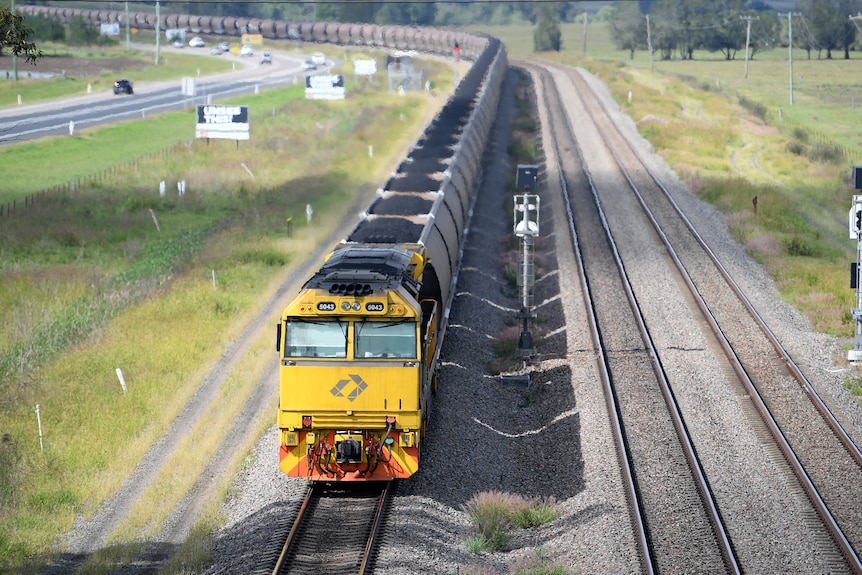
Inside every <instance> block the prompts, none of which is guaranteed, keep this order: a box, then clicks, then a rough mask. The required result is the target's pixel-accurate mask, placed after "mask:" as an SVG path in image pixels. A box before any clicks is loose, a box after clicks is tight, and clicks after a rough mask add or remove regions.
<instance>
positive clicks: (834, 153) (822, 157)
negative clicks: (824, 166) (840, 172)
mask: <svg viewBox="0 0 862 575" xmlns="http://www.w3.org/2000/svg"><path fill="white" fill-rule="evenodd" d="M809 157H810V158H811V159H812V160H814V161H815V162H824V163H828V164H837V163H839V162H842V161H844V150H842V149H841V146H839V145H837V144H835V143H834V142H818V143H816V144H814V145H813V146H812V147H811V151H810V152H809Z"/></svg>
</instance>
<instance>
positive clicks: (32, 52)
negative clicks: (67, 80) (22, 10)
mask: <svg viewBox="0 0 862 575" xmlns="http://www.w3.org/2000/svg"><path fill="white" fill-rule="evenodd" d="M31 34H33V30H31V29H30V28H28V27H27V26H25V25H24V16H23V15H21V14H17V13H15V12H12V10H10V9H9V8H0V54H2V53H3V51H4V50H9V51H10V52H11V53H12V54H14V55H15V56H24V57H25V58H26V59H27V62H29V63H30V64H35V63H36V60H38V59H39V58H41V57H42V51H41V50H39V49H38V48H36V44H34V43H33V42H30V35H31Z"/></svg>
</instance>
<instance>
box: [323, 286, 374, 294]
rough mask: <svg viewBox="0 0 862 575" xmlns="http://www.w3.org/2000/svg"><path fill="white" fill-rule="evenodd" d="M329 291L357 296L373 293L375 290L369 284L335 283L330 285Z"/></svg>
mask: <svg viewBox="0 0 862 575" xmlns="http://www.w3.org/2000/svg"><path fill="white" fill-rule="evenodd" d="M329 293H331V294H337V295H347V296H355V297H362V296H367V295H371V294H372V293H374V290H373V289H371V286H370V285H369V284H356V283H352V284H346V283H335V284H332V285H331V286H329Z"/></svg>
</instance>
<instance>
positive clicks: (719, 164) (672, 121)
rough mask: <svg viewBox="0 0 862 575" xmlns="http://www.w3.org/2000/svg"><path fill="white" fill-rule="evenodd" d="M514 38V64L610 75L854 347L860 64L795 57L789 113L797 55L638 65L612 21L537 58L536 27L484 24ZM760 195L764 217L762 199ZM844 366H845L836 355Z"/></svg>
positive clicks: (683, 168)
mask: <svg viewBox="0 0 862 575" xmlns="http://www.w3.org/2000/svg"><path fill="white" fill-rule="evenodd" d="M482 31H484V32H486V33H489V34H491V35H495V36H498V37H500V38H502V39H503V40H504V41H505V42H506V46H507V49H508V51H509V54H510V55H512V56H515V57H517V56H529V57H539V58H547V59H550V60H555V61H560V62H564V63H567V64H570V65H574V66H580V67H583V68H586V69H587V70H589V71H591V72H592V73H594V74H596V75H597V76H598V77H599V78H601V79H602V80H603V81H604V82H605V83H606V84H607V86H608V87H609V89H610V91H611V93H612V94H613V96H614V98H615V100H616V101H617V103H618V104H619V106H620V107H621V108H622V110H623V111H624V112H626V113H627V114H628V115H629V116H630V117H631V118H632V119H633V120H634V121H635V122H637V124H638V129H639V131H640V133H641V134H642V135H643V136H644V138H646V139H647V140H648V141H649V142H650V143H651V144H652V146H653V148H654V149H655V150H656V151H657V152H658V153H659V154H660V155H661V156H662V157H664V159H665V161H666V162H667V164H668V165H670V166H671V167H672V168H673V169H674V170H675V171H676V172H677V174H679V176H680V177H681V179H682V180H683V181H684V182H685V183H687V184H688V186H689V188H690V189H691V190H692V191H693V192H694V193H696V194H698V195H699V196H700V197H702V198H704V199H706V200H708V201H710V202H712V203H713V204H714V205H716V206H717V207H718V208H719V209H720V210H721V211H722V213H723V214H724V216H725V221H726V222H727V224H728V226H729V228H730V231H731V233H732V234H733V235H734V237H735V238H736V239H737V240H739V241H740V242H742V243H743V245H745V247H746V248H747V250H748V251H749V253H751V254H752V255H753V256H754V257H755V258H756V259H757V260H758V261H760V262H762V263H763V264H764V265H765V266H766V268H767V269H768V271H769V273H770V274H771V276H772V277H773V278H774V280H775V282H776V285H777V287H778V289H779V291H780V295H781V297H782V298H783V299H785V300H786V301H788V302H789V303H791V304H792V305H794V306H796V307H797V308H798V309H800V310H801V311H802V312H803V313H804V314H805V315H806V316H807V317H808V318H809V319H810V320H811V323H812V326H813V328H814V329H816V330H818V331H822V332H824V333H829V334H833V335H836V336H840V337H843V338H847V339H845V341H848V344H847V345H852V344H851V343H849V341H850V340H849V338H850V337H851V336H852V334H853V333H854V331H855V322H854V321H853V320H852V318H851V317H850V315H849V311H848V310H849V309H850V308H852V307H855V293H854V290H852V289H850V288H849V283H848V279H849V264H850V262H852V261H855V259H856V255H855V249H856V244H855V241H853V240H850V239H849V238H848V235H847V211H848V210H849V209H850V204H851V201H852V198H851V196H852V195H853V193H854V191H853V190H852V189H850V188H851V186H850V168H851V166H853V165H859V164H862V137H860V135H859V134H860V132H859V130H858V129H857V127H856V126H855V124H854V123H853V122H848V121H847V118H848V117H852V116H853V115H855V113H856V110H857V106H858V105H859V102H860V100H862V87H860V86H859V84H858V82H857V81H856V76H857V74H856V68H858V65H859V59H860V58H862V56H859V54H857V53H855V52H854V53H851V57H852V58H851V60H843V59H834V60H831V61H826V60H808V59H807V58H806V54H805V53H804V52H803V51H801V50H796V51H794V55H793V58H794V60H793V73H794V83H793V96H794V103H793V105H790V78H789V62H788V54H787V50H786V48H784V49H775V50H769V51H765V52H759V53H758V54H756V55H755V57H754V59H752V60H750V61H749V74H748V78H745V77H744V66H745V63H744V54H742V53H740V54H738V55H737V59H735V60H731V61H725V60H724V59H723V57H721V56H720V55H717V54H709V53H705V52H696V53H695V56H694V60H691V61H688V60H686V61H682V60H671V61H661V60H654V61H653V65H652V67H651V66H650V61H649V58H648V55H647V54H646V53H645V51H639V52H637V53H636V54H635V57H634V59H629V54H628V53H627V52H625V51H620V50H617V49H616V48H615V47H614V46H613V43H612V40H611V37H610V34H609V30H608V26H607V25H606V24H590V25H589V27H588V32H587V36H586V50H584V32H583V26H582V24H564V25H563V26H562V31H563V49H562V51H561V52H560V53H553V54H551V53H543V54H540V55H535V54H532V53H531V46H532V38H531V36H530V35H529V30H527V29H525V28H519V27H511V28H506V27H493V28H483V29H482ZM755 197H757V198H758V204H757V207H758V210H757V216H756V217H755V216H754V210H753V199H754V198H755ZM835 360H836V361H842V358H835Z"/></svg>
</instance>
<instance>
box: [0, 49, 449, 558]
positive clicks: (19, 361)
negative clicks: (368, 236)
mask: <svg viewBox="0 0 862 575" xmlns="http://www.w3.org/2000/svg"><path fill="white" fill-rule="evenodd" d="M429 69H430V70H431V73H430V77H431V78H432V79H433V81H434V83H435V85H437V86H442V87H443V90H446V89H448V88H447V78H451V70H447V69H445V68H442V67H441V66H440V65H436V64H431V65H429ZM441 70H442V74H441ZM448 85H449V86H450V87H451V80H450V81H449V83H448ZM301 93H302V92H301V88H287V89H280V90H273V91H268V92H264V93H262V94H260V95H257V96H245V97H241V98H238V99H235V100H234V101H233V102H234V103H239V104H248V105H249V108H250V111H251V124H252V133H253V136H252V140H251V141H250V142H243V143H241V145H239V146H236V144H235V143H234V142H229V141H213V142H210V143H209V145H207V143H206V142H202V141H201V142H198V141H194V142H192V143H191V145H189V146H181V147H180V148H179V151H177V152H175V153H173V154H171V155H168V156H156V157H147V158H144V159H142V160H140V161H139V162H136V163H135V164H134V166H133V167H129V168H127V169H125V170H120V171H117V172H116V173H115V172H114V171H112V172H111V173H110V174H109V175H108V176H106V177H105V178H103V179H100V180H99V181H97V182H95V183H94V184H93V185H91V186H88V187H84V186H82V187H79V188H78V189H77V190H76V191H75V192H69V193H63V194H60V195H58V196H54V197H50V198H48V199H46V200H44V201H41V202H37V203H36V204H35V205H33V206H28V207H27V208H26V209H24V210H22V211H20V212H17V213H15V214H13V216H11V217H8V218H4V220H3V226H2V227H0V250H2V262H3V263H2V264H0V286H2V289H0V298H2V299H0V310H2V312H0V313H2V320H3V321H4V322H7V323H11V324H13V325H16V329H15V330H14V331H11V333H9V332H5V333H4V335H3V336H2V337H3V338H4V339H3V340H2V347H0V350H2V351H0V355H2V356H3V362H0V363H2V364H3V365H4V366H5V367H4V369H5V372H4V377H3V378H2V384H0V385H2V387H3V389H2V392H0V395H2V397H3V402H2V403H0V414H2V418H0V420H2V421H3V424H2V428H0V438H2V441H0V515H2V516H3V517H4V521H3V522H2V525H0V572H3V571H4V569H5V570H9V569H11V570H12V571H14V572H25V571H26V570H27V569H34V570H35V568H36V566H37V565H38V564H39V563H41V562H43V561H46V560H49V557H50V552H49V550H50V548H51V546H52V544H53V543H54V542H55V537H57V535H58V534H60V533H62V532H63V531H64V530H66V529H68V528H69V527H70V526H71V524H72V521H73V519H74V518H75V516H76V515H78V514H83V515H84V516H85V517H86V516H89V515H91V514H92V513H94V512H95V510H96V509H97V507H98V505H99V503H100V501H101V500H102V499H103V498H104V497H106V496H107V495H109V494H110V493H111V492H112V491H113V490H114V489H116V488H117V487H118V486H119V485H120V484H121V483H122V481H123V480H124V478H125V477H127V476H128V474H129V473H130V472H131V470H132V469H133V468H134V466H135V465H136V463H137V462H138V461H139V460H140V458H141V457H142V456H143V455H144V453H146V451H147V449H148V448H149V446H150V444H152V443H153V442H154V441H155V440H157V439H158V438H159V437H161V435H162V434H163V433H164V432H165V430H166V429H167V427H168V426H169V425H170V422H171V421H172V420H173V418H174V417H175V416H176V415H177V414H178V413H179V410H180V409H182V407H183V405H184V404H185V402H186V401H187V399H188V398H189V397H190V396H191V394H192V393H194V390H195V389H196V388H197V386H198V385H199V384H200V381H201V378H202V377H203V376H204V375H205V374H206V371H207V369H208V368H207V366H210V365H212V364H213V362H214V361H215V360H216V359H217V358H218V357H219V356H220V355H221V353H222V352H223V350H224V348H225V346H226V345H227V344H228V343H229V342H230V341H231V340H232V339H233V338H235V337H236V336H237V335H238V333H239V330H240V329H241V328H242V327H243V326H244V325H245V324H246V323H247V321H248V320H249V318H250V314H253V313H255V312H256V310H257V306H259V304H260V302H261V301H264V300H265V299H266V298H267V297H268V294H272V293H274V290H275V288H276V286H277V285H278V284H279V283H280V282H281V281H283V278H284V274H285V273H286V270H287V269H289V268H290V266H291V265H292V264H291V262H292V261H294V260H295V259H298V258H301V257H302V256H303V255H304V254H307V253H308V252H310V251H311V250H312V249H313V248H314V246H315V245H317V244H318V243H320V242H321V241H322V240H323V238H324V237H326V234H327V233H328V232H329V231H330V230H332V229H333V228H334V226H335V224H336V223H337V221H338V220H339V218H340V217H341V216H343V215H344V214H345V213H346V210H347V208H348V207H349V205H351V204H352V201H353V198H354V197H355V195H356V194H357V193H358V192H359V191H360V190H364V193H365V194H369V196H368V197H369V199H370V193H372V192H373V190H374V189H375V188H376V186H378V185H379V184H380V183H381V182H382V181H383V180H384V178H385V175H386V174H387V173H388V170H391V169H392V167H393V162H394V161H395V160H396V159H400V158H401V157H403V154H404V149H405V148H406V146H408V145H409V144H410V143H411V142H412V141H413V140H415V138H416V137H418V135H419V133H420V132H421V129H422V128H423V127H424V125H425V124H426V123H427V122H428V121H429V120H430V118H431V113H433V110H434V109H436V107H437V106H439V105H440V104H441V103H442V99H441V98H439V97H435V96H434V95H429V94H415V95H412V94H408V95H407V96H406V97H403V98H399V97H395V96H394V95H392V94H388V93H387V91H386V87H385V85H384V86H381V85H380V84H379V83H378V85H376V86H374V85H366V86H364V87H357V88H355V89H354V90H352V91H350V89H349V93H350V96H349V98H348V100H346V101H344V102H311V101H305V100H304V99H301ZM444 94H445V92H442V93H438V95H444ZM175 115H176V116H177V117H180V116H181V115H180V114H175ZM167 116H171V114H168V115H167ZM161 120H162V118H161V117H159V118H154V119H151V120H148V121H145V122H137V123H129V124H126V125H124V126H123V128H124V129H126V130H129V131H128V132H127V135H128V136H129V137H131V139H132V141H134V137H133V134H134V132H133V129H134V126H135V125H136V124H137V125H138V126H139V127H141V128H145V127H148V126H147V125H149V124H157V123H158V122H159V121H161ZM164 121H166V122H172V121H175V120H174V119H170V118H168V119H165V120H164ZM181 121H183V122H187V123H188V122H192V123H193V121H194V120H193V117H192V118H191V119H189V117H188V114H186V117H185V118H184V119H181ZM168 125H171V124H168ZM114 129H115V128H105V129H96V130H91V131H88V132H87V134H86V135H85V136H82V137H83V138H86V140H87V142H88V144H89V149H88V150H86V155H87V156H88V157H91V156H90V155H91V154H94V155H96V156H98V155H99V154H100V153H102V152H104V153H106V154H107V153H108V152H109V148H110V147H111V146H113V145H114V143H115V142H116V140H115V139H114V138H113V136H110V137H106V136H105V135H106V134H109V135H110V134H111V132H112V130H114ZM29 146H30V144H26V145H22V147H29ZM369 147H373V155H372V154H369ZM31 149H33V150H34V152H33V153H34V155H36V154H37V151H35V150H36V147H35V146H34V147H33V148H31ZM63 153H64V155H65V156H67V157H68V158H69V159H70V160H71V161H73V162H74V161H75V156H76V155H78V154H84V153H85V152H83V151H81V150H80V149H79V148H77V147H74V146H73V147H71V148H66V149H65V151H64V152H63ZM3 158H4V157H3V156H2V155H0V163H2V162H3V161H4V159H3ZM127 160H128V157H126V161H127ZM118 161H120V160H118ZM161 179H165V180H167V181H168V183H169V187H168V190H169V192H168V193H167V194H165V196H164V197H161V196H160V195H159V192H158V181H159V180H161ZM179 180H185V181H186V184H187V188H186V189H187V192H186V194H185V195H184V196H182V197H180V196H179V195H178V193H177V187H176V182H177V181H179ZM307 205H312V206H313V210H314V216H313V225H312V226H306V225H305V218H306V206H307ZM151 210H152V212H151ZM153 216H155V218H156V220H157V222H158V227H157V226H156V221H154V219H153ZM289 217H290V218H292V222H293V233H292V235H291V237H288V226H287V218H289ZM159 230H160V231H159ZM213 271H214V272H215V278H213ZM214 281H215V284H214ZM75 310H78V311H75ZM64 325H65V326H67V327H63V326H64ZM271 349H272V337H271V334H269V335H262V336H261V340H260V341H259V342H258V343H257V344H256V345H255V346H254V348H253V350H252V351H251V352H250V354H251V355H249V356H247V358H246V359H244V360H243V361H241V362H240V364H239V366H238V367H237V368H236V369H237V371H235V372H234V375H232V376H231V377H229V378H228V380H227V382H226V383H225V385H224V386H223V389H222V390H221V391H220V393H221V394H223V395H224V398H225V400H224V401H223V402H222V403H224V404H225V405H223V406H221V407H222V409H225V410H227V411H217V412H212V413H208V414H207V415H206V417H205V420H206V422H205V423H204V424H202V425H201V427H200V429H198V430H196V431H195V435H193V437H192V439H190V441H191V442H192V443H191V444H190V445H189V446H188V447H187V448H185V449H184V450H183V451H184V453H183V454H181V455H179V456H177V457H178V459H176V460H174V461H173V462H172V465H171V466H170V468H171V469H170V471H171V474H172V476H171V477H164V478H162V479H160V480H159V481H158V482H157V486H156V487H154V492H153V493H152V494H150V495H147V496H146V497H147V499H146V501H145V502H144V503H143V504H142V505H143V507H142V508H141V509H139V510H138V511H137V512H136V517H135V518H133V520H132V521H131V523H129V524H128V525H126V526H125V527H124V530H123V533H122V534H119V535H117V536H116V540H115V543H116V544H117V545H119V546H120V548H117V549H114V551H112V552H111V553H109V555H111V554H114V553H115V552H116V553H118V554H119V555H120V556H122V555H124V554H128V553H130V552H131V551H132V548H131V547H128V546H127V545H128V541H130V540H132V539H134V537H136V536H138V535H141V534H146V533H152V532H153V530H155V529H157V528H158V525H159V521H160V520H161V519H163V518H164V515H165V513H166V512H167V510H169V509H172V504H173V503H175V501H176V499H177V498H179V497H182V495H183V494H184V493H185V492H186V491H187V489H188V488H189V485H188V483H187V481H188V479H187V478H190V477H197V476H199V474H200V470H201V469H202V466H203V464H204V461H205V459H206V458H207V457H208V456H209V457H211V455H212V452H213V451H212V450H213V449H214V448H215V447H217V446H218V445H219V444H220V441H221V439H223V435H222V434H223V433H227V431H228V430H229V426H228V425H227V424H228V423H229V422H230V421H232V420H233V419H234V416H235V410H236V409H239V408H241V406H242V405H243V403H244V398H245V397H247V396H248V394H249V393H250V391H251V389H252V388H253V385H254V382H256V381H258V380H259V374H258V375H257V376H256V375H255V372H256V370H260V369H262V367H263V366H264V365H265V364H266V363H268V362H269V359H267V358H268V357H269V356H270V355H271ZM10 358H11V359H10ZM4 362H5V363H4ZM118 367H119V368H121V369H122V372H123V375H124V378H125V381H126V382H127V386H128V392H127V393H123V391H122V390H121V388H120V383H119V381H118V378H117V375H116V372H115V370H116V369H117V368H118ZM36 404H39V406H40V416H41V420H42V425H43V432H44V436H43V438H42V439H43V443H44V451H41V450H40V446H39V437H38V434H37V431H36V429H37V426H36V417H35V411H34V410H35V406H36ZM231 410H234V411H231ZM261 431H262V430H261ZM241 463H242V462H241V461H237V462H234V463H233V465H234V466H235V467H238V466H239V465H241ZM165 486H168V487H167V488H166V487H165ZM166 489H167V491H166ZM226 489H227V486H221V487H220V490H221V491H222V492H225V491H226ZM168 493H169V495H170V496H169V497H166V494H168ZM166 499H167V500H169V502H168V503H164V500H166ZM147 502H149V503H147ZM217 515H218V514H217V513H215V512H213V513H210V514H209V515H208V516H209V517H217ZM124 546H125V547H124ZM34 554H35V556H34ZM28 556H29V557H31V559H27V557H28ZM106 561H108V562H110V561H109V560H106ZM28 566H29V567H28ZM93 569H95V572H98V570H99V569H100V567H98V565H97V566H95V567H93Z"/></svg>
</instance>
